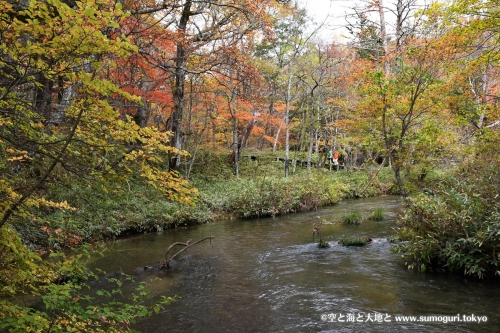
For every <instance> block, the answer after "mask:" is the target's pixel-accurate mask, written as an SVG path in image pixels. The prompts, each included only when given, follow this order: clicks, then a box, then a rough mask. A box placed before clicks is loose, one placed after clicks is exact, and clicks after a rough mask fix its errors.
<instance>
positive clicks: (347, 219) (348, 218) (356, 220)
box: [340, 211, 363, 224]
mask: <svg viewBox="0 0 500 333" xmlns="http://www.w3.org/2000/svg"><path fill="white" fill-rule="evenodd" d="M362 220H363V217H362V215H361V213H360V212H358V211H352V212H350V213H349V214H346V215H343V216H341V217H340V221H341V222H342V223H344V224H360V223H361V221H362Z"/></svg>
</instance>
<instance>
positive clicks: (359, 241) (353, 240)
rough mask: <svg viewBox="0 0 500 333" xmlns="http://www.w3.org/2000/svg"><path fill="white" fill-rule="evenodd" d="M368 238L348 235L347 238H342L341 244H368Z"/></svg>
mask: <svg viewBox="0 0 500 333" xmlns="http://www.w3.org/2000/svg"><path fill="white" fill-rule="evenodd" d="M366 243H367V242H366V240H365V239H364V238H361V237H358V238H351V237H346V238H341V239H340V241H339V244H340V245H342V246H363V245H366Z"/></svg>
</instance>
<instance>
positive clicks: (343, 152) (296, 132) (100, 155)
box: [0, 0, 500, 332]
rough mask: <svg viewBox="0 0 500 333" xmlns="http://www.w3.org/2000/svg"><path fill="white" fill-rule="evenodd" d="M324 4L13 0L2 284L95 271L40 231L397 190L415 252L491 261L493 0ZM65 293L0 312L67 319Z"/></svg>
mask: <svg viewBox="0 0 500 333" xmlns="http://www.w3.org/2000/svg"><path fill="white" fill-rule="evenodd" d="M389 13H390V19H386V16H388V14H389ZM388 17H389V16H388ZM311 22H312V20H311V18H310V17H309V16H308V12H307V9H306V8H301V7H300V6H299V5H297V4H296V3H294V2H293V1H286V0H252V1H249V0H238V1H236V0H221V1H205V0H172V1H163V2H155V1H146V0H145V1H108V0H96V1H85V2H79V1H72V0H65V1H59V0H45V1H35V0H33V1H31V2H30V1H13V0H2V1H0V143H1V146H0V199H1V201H0V228H1V229H0V230H1V240H0V249H1V251H2V252H1V253H0V261H1V263H0V273H1V275H2V278H1V279H2V281H1V282H2V290H1V293H2V294H5V295H15V294H19V293H35V292H38V293H40V294H43V295H47V289H43V288H47V284H48V285H49V286H52V287H51V288H55V287H54V285H53V284H50V283H49V282H50V281H52V282H53V281H61V279H62V280H64V281H69V280H71V279H70V278H69V277H71V278H73V277H74V276H75V275H74V274H76V272H78V274H76V275H77V277H78V278H79V279H81V278H82V276H83V275H85V274H84V273H83V272H84V271H85V269H84V268H83V267H82V266H78V265H76V264H74V262H73V261H69V262H71V264H68V261H66V260H61V261H60V263H59V265H62V266H58V267H52V266H50V265H53V263H51V264H50V265H49V264H48V263H47V262H45V261H43V260H42V259H41V258H40V257H39V256H38V254H37V253H36V252H33V251H32V250H37V251H39V252H40V251H42V250H43V251H47V250H48V249H51V251H54V250H62V249H65V248H67V247H71V246H76V245H80V244H82V243H84V242H87V241H90V240H97V239H100V238H103V237H104V238H106V237H113V236H117V235H121V234H123V233H125V232H129V231H133V232H137V231H144V230H162V229H163V228H167V227H169V226H172V225H177V224H182V223H192V222H196V223H200V222H206V221H210V220H213V219H215V218H218V217H220V216H226V217H227V216H235V217H258V216H274V215H276V214H284V213H288V212H297V211H305V210H311V209H315V208H317V207H319V206H321V205H326V204H331V203H335V202H338V201H339V200H341V199H342V198H346V197H359V196H367V195H378V194H387V193H391V194H399V195H401V196H402V197H403V198H404V199H405V202H406V204H407V209H406V212H405V215H404V216H403V217H402V218H401V220H400V225H399V228H398V237H399V238H400V240H402V242H401V244H400V245H399V247H398V251H399V252H400V253H401V255H403V256H404V257H405V258H407V259H408V265H409V266H415V267H418V268H419V269H421V270H426V269H436V268H441V269H447V270H453V271H460V272H464V273H465V274H470V275H474V276H477V277H493V276H495V275H496V274H497V273H498V272H499V269H500V267H499V262H498V261H499V259H500V256H499V255H498V254H497V253H498V250H497V248H498V247H499V244H500V243H499V235H500V210H499V208H500V205H499V199H498V195H499V192H498V188H499V185H500V175H499V170H500V168H499V161H500V159H499V149H500V145H499V144H500V136H499V129H500V111H499V110H500V109H499V104H498V103H499V98H500V95H499V93H500V91H499V85H498V80H499V78H500V71H499V57H500V54H499V47H500V44H499V40H500V38H499V37H500V12H499V9H498V5H497V2H496V1H479V0H456V1H450V2H432V3H429V4H427V5H426V6H423V5H422V4H421V3H419V2H418V1H417V0H393V1H388V0H386V1H385V2H383V1H382V0H373V1H365V2H359V3H357V4H356V6H355V7H354V6H353V8H351V11H350V13H349V14H348V17H347V21H346V22H348V23H346V27H347V29H348V31H349V33H350V42H349V43H344V44H341V43H339V42H337V41H336V40H334V39H333V38H332V39H328V38H325V37H324V35H321V38H320V37H319V35H318V31H319V30H320V29H321V24H319V25H314V24H313V23H311ZM329 150H336V151H338V152H339V154H340V159H339V160H340V164H341V167H342V168H341V169H340V170H338V169H337V168H336V167H333V169H332V166H331V165H330V164H329V162H328V161H327V153H328V151H329ZM47 265H49V266H50V267H49V266H47ZM72 265H74V266H72ZM70 267H73V268H70ZM75 267H78V269H77V268H75ZM42 286H45V287H42ZM59 286H60V285H59ZM65 286H69V283H67V284H65ZM73 287H75V286H73ZM40 288H42V289H40ZM59 292H60V290H59ZM71 292H74V290H73V289H72V291H71ZM71 292H68V295H72V296H74V295H73V294H71ZM61 299H62V298H61ZM61 299H59V301H56V300H54V299H53V301H54V303H53V304H52V303H51V304H52V306H53V308H51V307H50V306H51V305H50V304H49V305H47V306H48V308H49V310H51V311H53V312H50V311H46V312H43V313H38V312H37V314H36V316H39V317H37V318H44V320H42V321H40V320H39V319H33V318H35V317H33V318H31V317H29V316H27V315H28V314H32V312H31V311H32V310H26V308H22V307H15V306H13V305H11V304H10V303H4V304H3V305H2V306H3V307H4V310H5V311H4V313H5V315H4V316H6V317H5V318H7V317H8V316H9V314H10V315H11V317H9V318H11V319H12V318H15V317H19V318H28V319H29V318H31V320H32V321H31V322H28V321H27V322H25V323H24V324H22V325H28V326H29V325H34V323H37V325H40V327H49V330H47V332H48V331H50V327H54V330H56V329H55V327H56V326H57V325H59V326H60V330H62V331H65V330H66V331H68V332H69V330H68V329H69V328H67V327H66V326H64V325H66V324H67V325H70V324H71V320H69V319H68V318H69V317H71V316H70V315H67V316H68V318H66V319H65V320H67V321H68V322H64V320H61V319H60V318H61V317H58V315H59V314H56V312H57V311H56V309H59V310H60V308H61V306H60V305H61V303H58V302H62V301H61ZM166 302H167V300H165V303H166ZM120 309H121V310H120V311H122V310H123V308H120ZM136 310H137V309H135V310H130V312H128V313H127V315H128V317H126V318H119V317H118V316H116V317H113V316H112V315H111V314H108V315H107V317H106V318H115V319H114V320H111V319H105V320H104V321H103V319H102V318H104V317H102V315H101V314H99V315H97V314H95V313H94V314H92V313H90V314H89V313H87V315H88V318H89V319H88V322H86V323H87V324H85V325H89V326H88V327H94V328H93V329H95V331H99V329H101V328H99V327H101V326H102V325H109V324H110V322H111V321H112V322H113V323H115V324H116V323H120V325H121V326H120V325H117V326H116V327H117V329H123V328H124V327H125V328H126V327H128V326H127V324H126V323H127V320H129V319H130V318H133V317H134V316H139V315H144V314H145V313H147V310H146V309H145V308H141V309H140V310H137V311H136ZM74 311H76V310H74ZM82 311H83V310H82ZM110 311H111V310H110ZM134 311H136V312H134ZM22 313H24V317H23V316H21V315H20V314H22ZM75 313H76V312H75ZM122 313H123V311H122ZM92 316H93V317H92ZM101 317H102V318H101ZM5 318H4V319H5ZM54 318H58V319H54ZM28 319H26V320H28ZM9 320H10V319H9ZM86 320H87V319H86ZM2 325H3V326H0V330H1V329H2V328H11V329H12V327H21V328H20V329H24V328H23V327H25V326H22V325H21V324H20V322H19V321H15V320H13V319H12V321H8V322H7V321H6V324H2ZM44 325H45V326H44ZM54 325H55V326H54ZM59 326H58V327H59ZM68 327H69V326H68Z"/></svg>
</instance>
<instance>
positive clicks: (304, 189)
mask: <svg viewBox="0 0 500 333" xmlns="http://www.w3.org/2000/svg"><path fill="white" fill-rule="evenodd" d="M225 158H226V155H223V156H217V155H205V156H201V157H200V160H199V164H197V165H195V168H194V169H193V172H192V176H191V178H192V179H191V184H192V186H193V187H195V188H197V189H198V190H199V194H198V199H197V203H196V206H190V205H183V204H180V203H174V202H171V201H168V200H165V199H164V198H163V197H162V196H160V195H159V193H158V192H156V191H155V190H154V189H153V188H151V186H148V185H147V184H146V183H145V182H144V181H143V180H141V179H131V180H129V181H127V182H119V181H116V182H114V183H113V185H112V186H110V184H109V183H102V184H100V183H93V184H88V183H84V182H79V181H78V180H68V179H60V184H57V183H53V184H51V186H48V187H47V190H46V193H47V194H46V196H47V197H48V198H49V199H51V200H54V201H67V202H68V204H69V205H70V206H72V207H75V208H76V209H75V210H73V211H71V210H64V211H63V210H57V209H53V210H44V211H33V212H32V213H33V214H34V215H35V216H36V217H35V218H31V219H22V218H20V219H18V220H17V221H16V223H14V224H13V225H14V226H15V228H16V230H17V231H18V233H19V234H20V236H21V238H22V239H23V241H24V242H25V243H27V244H30V246H31V247H33V248H37V247H54V248H56V249H58V248H62V247H65V246H73V245H77V244H79V243H83V242H87V241H92V240H98V239H102V238H110V237H117V236H120V235H124V234H128V233H140V232H149V231H161V230H164V229H167V228H172V227H175V226H178V225H187V224H196V223H206V222H209V221H214V220H217V219H231V218H251V217H263V216H274V215H281V214H288V213H295V212H303V211H310V210H314V209H316V208H318V207H321V206H325V205H330V204H333V203H336V202H339V201H340V200H342V199H346V198H355V197H366V196H376V195H380V194H396V193H397V187H396V186H395V185H394V184H395V182H394V177H393V173H392V171H391V170H390V169H387V168H385V169H383V170H381V171H380V172H379V173H378V174H377V176H376V177H375V178H374V179H372V176H371V174H370V173H369V172H368V171H363V170H360V171H345V170H340V171H329V170H328V169H320V170H318V169H312V170H311V173H309V174H308V173H307V169H306V168H297V169H296V170H295V172H294V173H293V174H292V175H291V176H290V177H288V178H285V177H284V176H283V174H284V170H283V169H284V167H283V163H282V162H277V161H274V160H272V159H271V158H269V159H268V160H266V159H265V158H264V159H263V160H261V161H251V160H249V159H246V160H245V159H244V160H242V161H241V173H240V177H238V178H236V177H235V176H234V175H233V170H232V166H231V164H229V163H227V162H226V161H225ZM68 183H71V186H67V185H64V184H68Z"/></svg>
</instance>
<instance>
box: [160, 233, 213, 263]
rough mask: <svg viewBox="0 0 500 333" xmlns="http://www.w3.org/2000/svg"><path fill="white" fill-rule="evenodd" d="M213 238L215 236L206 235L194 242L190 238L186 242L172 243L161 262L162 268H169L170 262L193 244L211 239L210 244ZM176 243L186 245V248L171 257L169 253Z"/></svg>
mask: <svg viewBox="0 0 500 333" xmlns="http://www.w3.org/2000/svg"><path fill="white" fill-rule="evenodd" d="M212 238H215V237H214V236H208V237H205V238H203V239H200V240H198V241H196V242H194V243H192V242H191V240H188V241H187V242H186V243H181V242H175V243H174V244H172V245H170V246H169V247H168V249H167V252H166V253H165V262H161V263H160V268H168V267H169V262H170V261H172V260H173V259H174V258H175V257H177V256H178V255H179V254H181V253H182V252H184V251H186V250H187V249H188V248H190V247H191V246H193V245H196V244H198V243H201V242H203V241H205V240H207V239H210V244H211V243H212ZM176 245H182V246H184V248H183V249H182V250H180V251H178V252H177V253H175V254H174V255H173V256H171V257H170V258H169V257H168V253H169V252H170V250H171V249H172V248H173V247H174V246H176Z"/></svg>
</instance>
